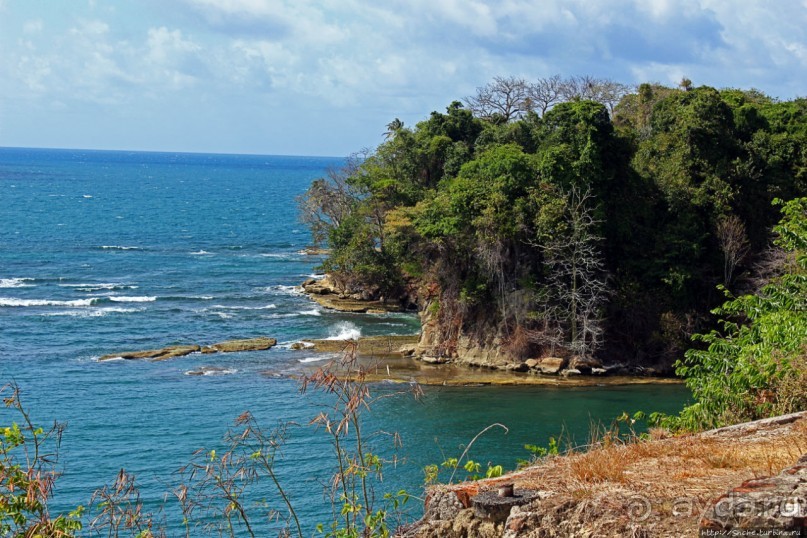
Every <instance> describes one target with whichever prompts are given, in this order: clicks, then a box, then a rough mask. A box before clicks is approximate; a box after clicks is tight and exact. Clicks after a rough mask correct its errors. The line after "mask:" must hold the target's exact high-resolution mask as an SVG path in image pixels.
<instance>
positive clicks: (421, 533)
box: [399, 411, 807, 538]
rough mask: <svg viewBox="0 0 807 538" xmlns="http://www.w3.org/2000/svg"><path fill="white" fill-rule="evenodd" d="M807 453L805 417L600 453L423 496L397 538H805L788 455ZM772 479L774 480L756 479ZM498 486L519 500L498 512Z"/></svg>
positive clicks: (801, 464)
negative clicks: (418, 515)
mask: <svg viewBox="0 0 807 538" xmlns="http://www.w3.org/2000/svg"><path fill="white" fill-rule="evenodd" d="M806 446H807V411H805V412H801V413H794V414H792V415H787V416H784V417H777V418H775V419H767V420H761V421H755V422H750V423H747V424H743V425H738V426H733V427H729V428H721V429H719V430H712V431H710V432H704V433H701V434H697V435H688V436H681V437H671V438H670V437H661V438H658V439H654V440H649V441H640V442H636V443H630V444H624V445H623V444H619V443H616V444H615V443H613V442H610V443H600V444H598V445H595V446H594V447H593V448H591V449H590V450H589V451H587V452H575V453H571V454H568V455H564V456H556V457H549V458H544V459H543V460H540V461H539V462H538V463H537V464H535V465H533V466H531V467H528V468H526V469H524V470H521V471H517V472H514V473H511V474H509V475H505V476H503V477H499V478H495V479H488V480H480V481H478V482H470V483H463V484H457V485H452V486H437V487H434V488H430V489H429V490H427V492H426V502H425V507H424V516H423V518H422V519H421V520H420V521H419V522H417V523H416V524H414V525H413V526H411V527H410V528H408V529H402V530H401V532H400V534H399V535H400V536H404V537H406V538H469V537H476V538H544V537H565V536H646V537H649V536H653V537H675V538H678V537H680V536H698V535H699V532H700V533H701V534H700V535H701V536H707V535H708V536H712V535H713V536H740V535H749V536H750V535H751V534H743V533H742V532H743V531H744V530H746V529H751V528H754V529H765V530H769V529H770V530H782V531H791V530H797V531H801V532H802V533H803V532H804V530H805V523H804V522H805V515H807V514H806V512H807V457H805V456H802V457H801V459H799V460H798V462H797V463H796V464H795V465H794V459H796V458H798V457H799V456H798V455H797V456H795V457H794V450H800V451H803V450H804V448H805V447H806ZM799 453H800V452H797V454H799ZM771 471H773V476H772V477H770V478H758V477H759V476H765V475H770V474H771ZM506 484H507V485H509V484H512V485H513V486H514V494H516V495H518V496H519V498H517V499H512V500H504V501H498V502H497V498H499V495H498V494H497V490H498V489H499V488H500V487H501V486H503V485H506ZM738 484H740V486H739V487H738V486H737V485H738ZM727 491H728V493H726V492H727ZM514 496H515V495H514ZM522 500H523V501H525V502H521V501H522ZM707 531H712V532H714V534H706V532H707ZM731 532H734V534H731ZM720 533H722V534H720ZM756 535H758V536H759V535H761V534H756ZM766 535H768V536H770V535H772V534H766ZM779 535H784V534H779ZM791 535H797V534H791Z"/></svg>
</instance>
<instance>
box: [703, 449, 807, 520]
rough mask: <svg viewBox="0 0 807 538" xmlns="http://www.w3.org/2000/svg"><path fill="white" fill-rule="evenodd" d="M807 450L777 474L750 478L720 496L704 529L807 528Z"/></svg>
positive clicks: (708, 515)
mask: <svg viewBox="0 0 807 538" xmlns="http://www.w3.org/2000/svg"><path fill="white" fill-rule="evenodd" d="M805 518H807V454H805V455H804V456H802V457H801V459H800V460H799V461H798V462H797V463H796V465H794V466H792V467H788V468H787V469H785V470H784V471H782V472H781V473H779V474H778V475H777V476H771V477H768V478H758V479H754V480H747V481H745V482H743V483H742V484H741V485H740V486H739V487H736V488H733V489H732V490H730V491H729V492H728V493H726V494H725V495H723V496H721V497H720V498H719V499H717V501H716V502H715V503H714V505H713V506H712V507H711V508H710V509H709V510H708V511H707V512H706V514H705V515H704V516H703V519H702V520H701V524H700V530H701V536H704V535H706V534H705V532H704V531H720V532H721V533H722V535H725V536H729V535H733V536H741V535H743V533H742V532H741V531H742V530H748V529H765V530H766V531H774V530H780V531H799V530H801V531H802V532H804V531H807V525H805ZM729 532H732V534H729Z"/></svg>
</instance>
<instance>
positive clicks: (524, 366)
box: [509, 362, 530, 373]
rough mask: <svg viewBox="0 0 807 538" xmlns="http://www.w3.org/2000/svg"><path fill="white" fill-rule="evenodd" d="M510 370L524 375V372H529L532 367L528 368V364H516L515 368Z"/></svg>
mask: <svg viewBox="0 0 807 538" xmlns="http://www.w3.org/2000/svg"><path fill="white" fill-rule="evenodd" d="M509 369H510V370H512V371H514V372H522V373H523V372H527V371H529V369H530V367H529V366H527V363H526V362H522V363H520V364H514V365H513V367H512V368H509Z"/></svg>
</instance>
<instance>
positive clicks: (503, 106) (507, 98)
mask: <svg viewBox="0 0 807 538" xmlns="http://www.w3.org/2000/svg"><path fill="white" fill-rule="evenodd" d="M527 98H528V84H527V81H526V80H524V79H523V78H517V77H496V78H494V79H493V82H491V83H489V84H486V85H485V86H480V87H478V88H477V89H476V95H473V96H471V97H466V98H465V103H466V104H467V105H468V108H469V109H470V110H471V112H473V114H474V115H475V116H477V117H480V118H482V119H486V120H488V121H497V120H501V121H503V122H505V123H506V122H509V121H510V120H513V119H517V118H520V117H522V116H523V115H524V114H525V113H526V112H527V110H528V106H527Z"/></svg>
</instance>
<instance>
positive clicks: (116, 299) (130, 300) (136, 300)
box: [107, 295, 157, 303]
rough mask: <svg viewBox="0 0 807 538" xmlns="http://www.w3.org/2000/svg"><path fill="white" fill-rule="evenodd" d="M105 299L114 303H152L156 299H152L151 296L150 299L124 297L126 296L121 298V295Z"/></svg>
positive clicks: (144, 297)
mask: <svg viewBox="0 0 807 538" xmlns="http://www.w3.org/2000/svg"><path fill="white" fill-rule="evenodd" d="M107 299H109V300H110V301H112V302H115V303H151V302H154V301H156V300H157V298H156V297H154V296H151V297H146V296H142V297H126V296H123V295H117V296H110V297H107Z"/></svg>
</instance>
